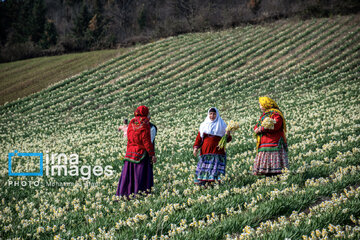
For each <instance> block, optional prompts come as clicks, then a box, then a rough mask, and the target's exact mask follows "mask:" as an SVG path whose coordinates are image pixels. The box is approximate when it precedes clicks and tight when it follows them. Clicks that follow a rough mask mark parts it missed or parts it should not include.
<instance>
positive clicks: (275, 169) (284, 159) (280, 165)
mask: <svg viewBox="0 0 360 240" xmlns="http://www.w3.org/2000/svg"><path fill="white" fill-rule="evenodd" d="M285 168H289V161H288V156H287V151H286V150H285V147H282V148H281V149H280V150H279V151H273V152H258V154H257V155H256V157H255V162H254V166H253V174H254V175H265V174H279V173H281V172H282V170H283V169H285Z"/></svg>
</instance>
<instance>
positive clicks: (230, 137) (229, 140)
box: [226, 134, 232, 142]
mask: <svg viewBox="0 0 360 240" xmlns="http://www.w3.org/2000/svg"><path fill="white" fill-rule="evenodd" d="M231 140H232V136H231V135H230V134H229V135H228V136H227V138H226V142H231Z"/></svg>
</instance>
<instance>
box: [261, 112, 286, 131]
mask: <svg viewBox="0 0 360 240" xmlns="http://www.w3.org/2000/svg"><path fill="white" fill-rule="evenodd" d="M271 118H272V119H275V121H276V123H275V124H274V129H266V128H264V127H261V132H263V133H266V132H269V133H271V132H277V131H279V130H280V129H281V127H282V124H283V120H282V117H281V116H280V115H279V114H274V115H273V116H272V117H271Z"/></svg>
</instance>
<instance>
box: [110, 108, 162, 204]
mask: <svg viewBox="0 0 360 240" xmlns="http://www.w3.org/2000/svg"><path fill="white" fill-rule="evenodd" d="M148 114H149V110H148V108H147V107H145V106H140V107H138V108H137V109H136V111H135V118H133V119H132V120H131V121H130V124H129V127H128V131H127V136H128V143H127V150H126V155H125V157H124V160H125V161H124V167H123V170H122V172H121V177H120V180H119V184H118V188H117V192H116V195H118V196H127V197H128V196H129V195H131V194H134V195H136V194H137V193H138V192H140V191H142V192H150V191H151V188H152V186H153V185H154V177H153V168H152V164H151V160H150V158H151V157H152V156H154V155H155V152H154V146H153V143H152V142H151V134H150V123H149V119H148V118H147V116H148Z"/></svg>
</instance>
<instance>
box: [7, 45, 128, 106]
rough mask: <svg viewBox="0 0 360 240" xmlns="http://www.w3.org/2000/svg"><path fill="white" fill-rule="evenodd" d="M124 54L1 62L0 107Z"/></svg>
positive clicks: (98, 53)
mask: <svg viewBox="0 0 360 240" xmlns="http://www.w3.org/2000/svg"><path fill="white" fill-rule="evenodd" d="M125 51H127V50H125V49H116V50H103V51H93V52H85V53H74V54H66V55H61V56H52V57H41V58H34V59H28V60H23V61H17V62H10V63H1V64H0V89H1V90H0V104H1V105H3V104H4V103H5V102H11V101H14V100H16V99H18V98H21V97H24V96H27V95H29V94H31V93H35V92H38V91H40V90H42V89H44V88H46V87H48V86H49V85H51V84H55V83H57V82H59V81H61V80H64V79H66V78H69V77H72V76H74V75H75V74H78V73H80V72H82V71H84V70H89V69H91V68H94V67H96V66H97V65H99V64H101V63H103V62H105V61H107V60H109V59H111V58H114V57H116V56H118V55H120V54H123V53H124V52H125Z"/></svg>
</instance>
